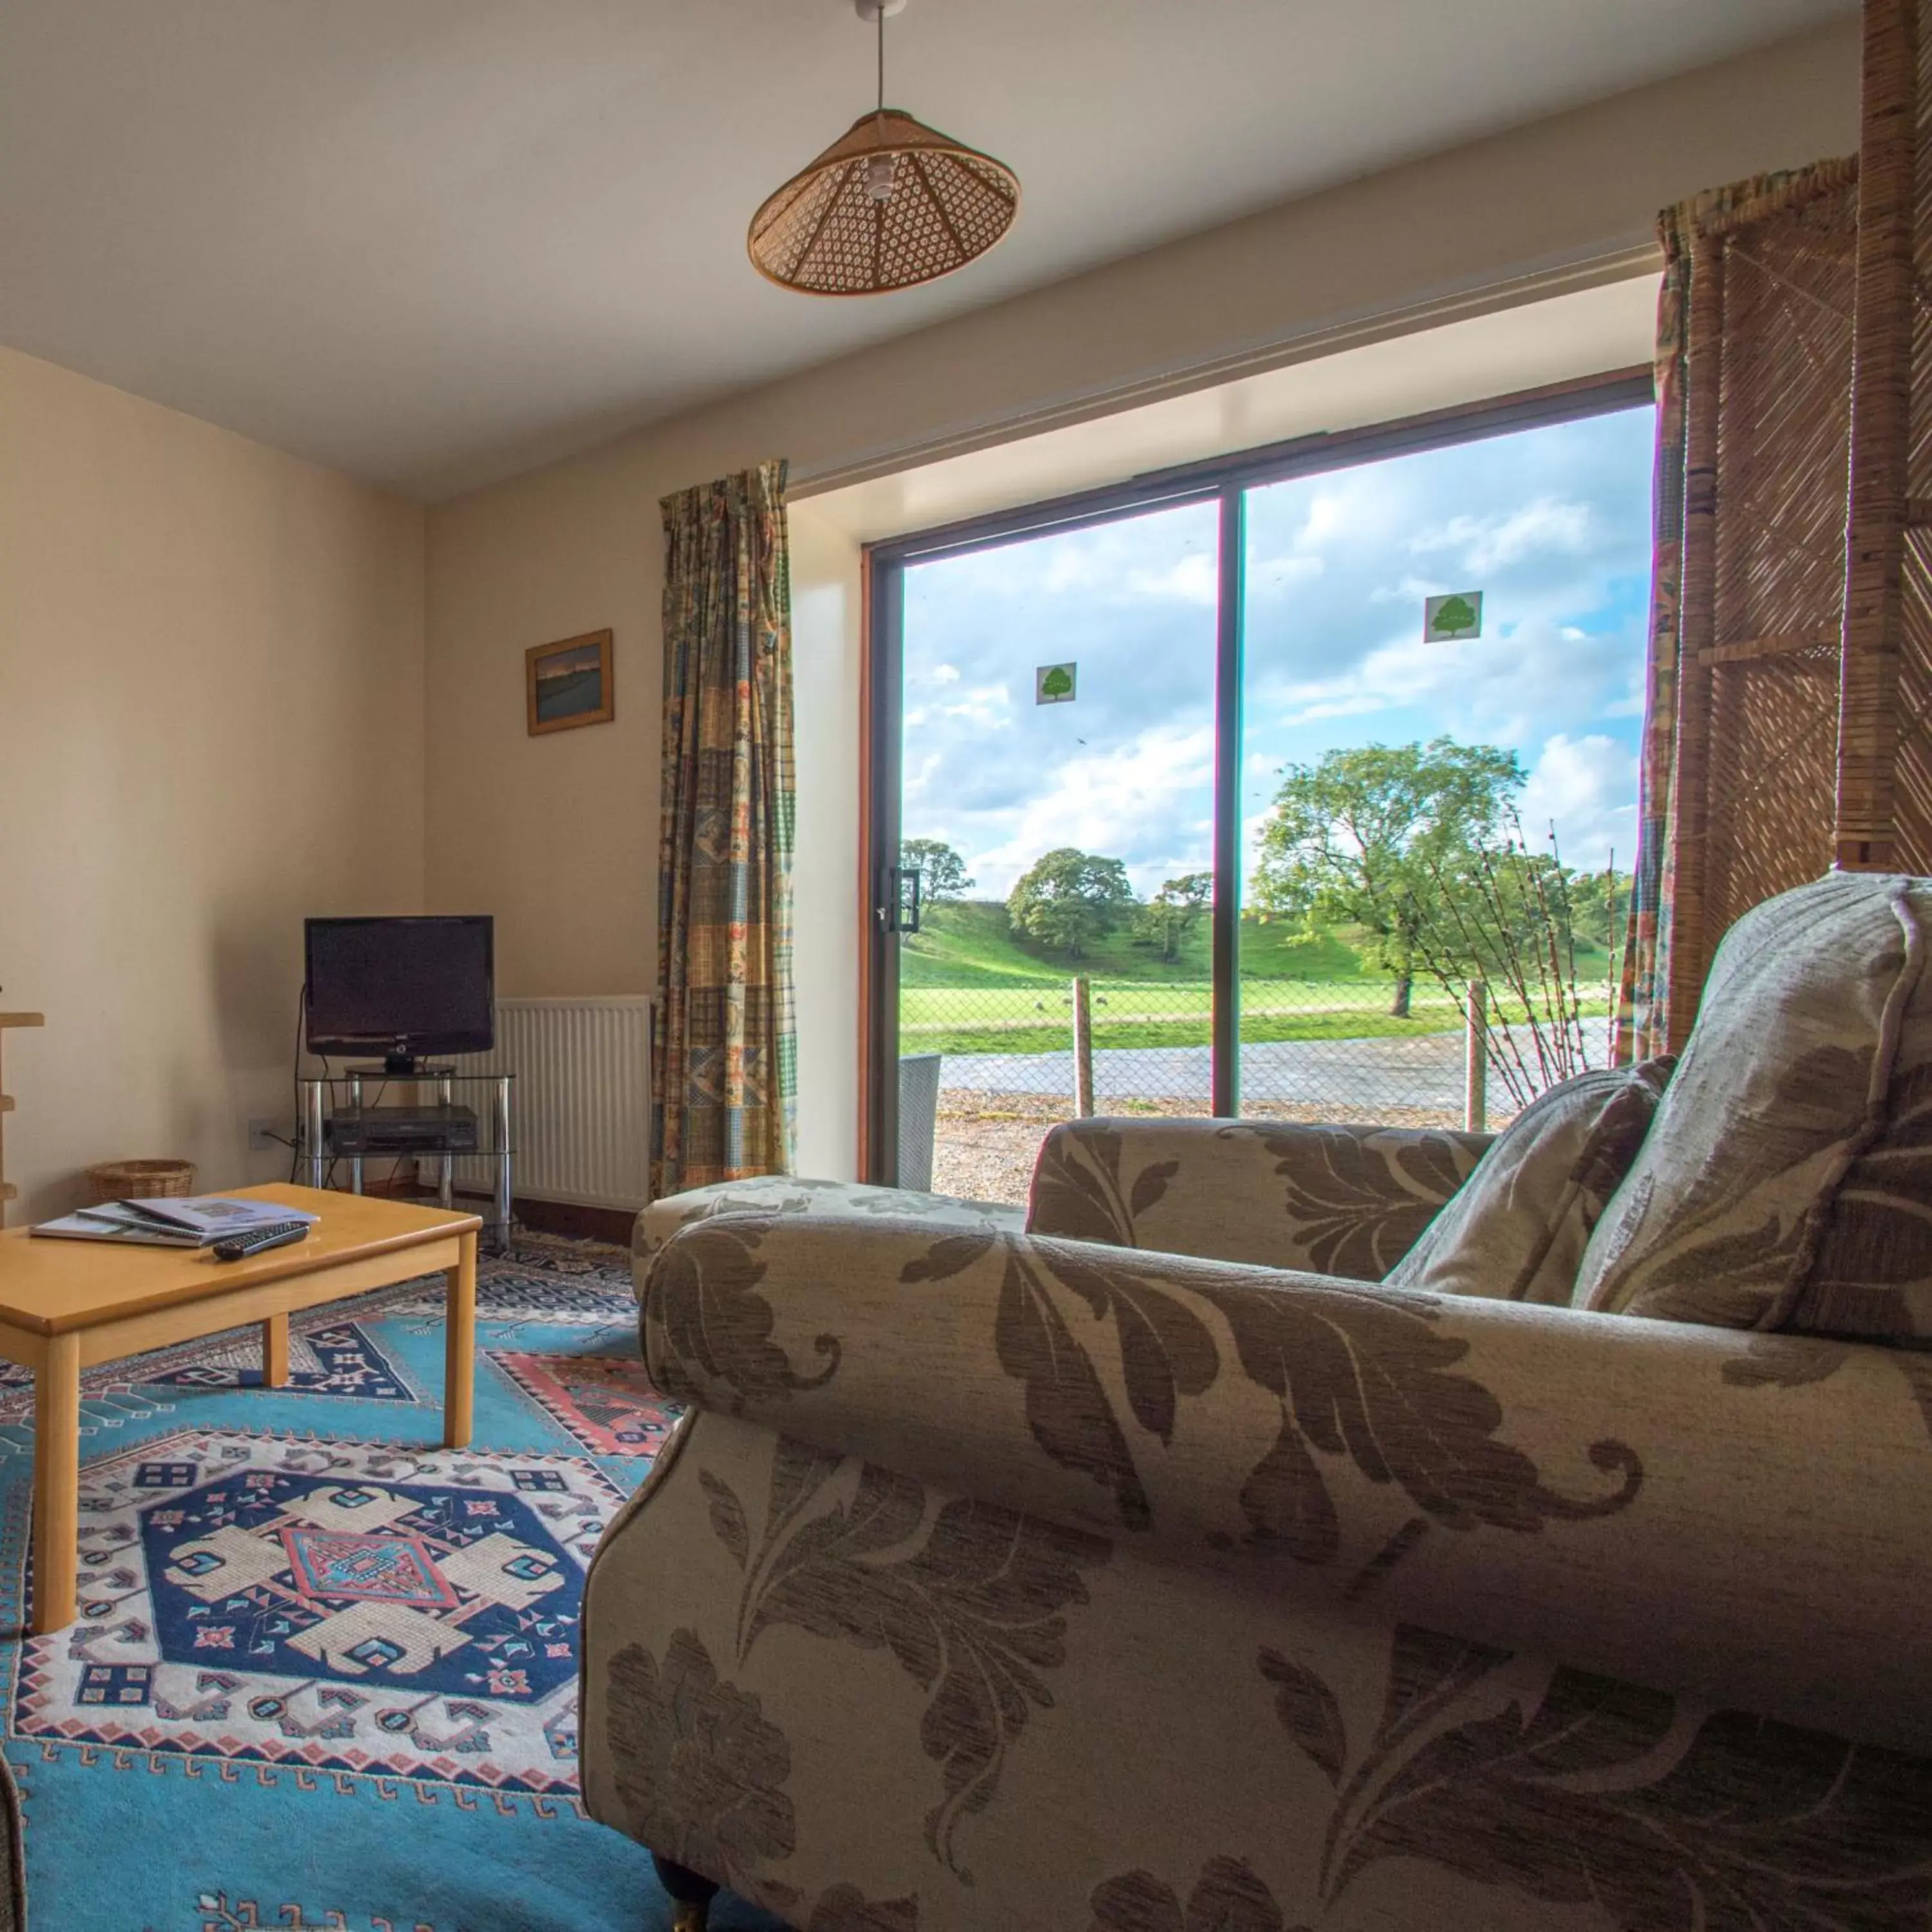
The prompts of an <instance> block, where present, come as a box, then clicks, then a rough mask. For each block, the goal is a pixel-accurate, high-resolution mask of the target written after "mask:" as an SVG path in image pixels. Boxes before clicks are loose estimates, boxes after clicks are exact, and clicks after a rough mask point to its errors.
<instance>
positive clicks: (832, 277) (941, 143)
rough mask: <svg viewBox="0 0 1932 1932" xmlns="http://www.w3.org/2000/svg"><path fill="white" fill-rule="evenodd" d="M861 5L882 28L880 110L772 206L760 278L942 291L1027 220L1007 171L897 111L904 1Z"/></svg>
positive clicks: (763, 220)
mask: <svg viewBox="0 0 1932 1932" xmlns="http://www.w3.org/2000/svg"><path fill="white" fill-rule="evenodd" d="M853 5H855V6H856V8H857V10H858V13H859V18H860V19H861V20H864V21H866V22H868V23H871V24H874V25H876V26H877V29H878V37H879V98H878V105H877V107H874V109H873V110H871V112H870V113H866V114H862V115H860V116H859V118H858V119H857V120H856V121H853V124H852V126H851V127H850V130H849V131H848V132H847V133H845V134H844V136H842V137H841V138H840V139H838V140H836V141H835V142H832V145H831V146H830V147H829V148H826V151H824V153H823V154H820V156H819V157H818V158H817V160H815V161H814V162H813V163H811V166H809V167H808V168H805V169H803V170H802V171H801V172H799V173H797V174H795V175H793V176H792V178H791V179H790V181H787V182H786V183H785V184H784V187H781V188H780V189H779V190H778V192H777V193H775V194H774V195H772V196H771V197H770V198H769V199H768V200H766V202H765V204H764V205H763V207H761V208H760V209H759V210H758V211H757V214H754V215H753V216H752V217H751V233H750V234H749V235H748V236H747V238H746V242H745V245H746V247H747V248H749V250H750V251H751V262H752V265H753V266H754V267H755V268H756V269H757V271H758V272H759V273H760V275H763V276H765V277H766V278H767V279H768V280H769V281H774V282H776V283H777V284H778V285H779V286H780V287H782V288H787V289H796V290H799V291H800V292H801V293H803V294H805V295H814V296H871V295H883V294H884V293H887V292H888V291H889V290H893V289H909V288H913V287H916V286H917V285H918V284H919V283H921V282H930V281H937V280H938V278H939V277H940V276H941V275H950V274H952V272H953V270H954V269H962V268H964V267H965V266H966V264H967V263H968V262H971V261H972V260H974V259H975V258H976V257H979V256H981V255H983V254H985V253H986V251H987V250H988V249H989V248H992V245H993V244H994V243H995V242H997V241H998V240H999V239H1000V237H1001V236H1003V235H1004V234H1005V233H1006V232H1007V229H1009V228H1010V227H1011V226H1013V217H1014V215H1015V214H1017V213H1018V212H1019V205H1020V184H1019V178H1018V177H1017V176H1016V175H1015V174H1014V173H1013V170H1012V169H1010V168H1009V167H1007V166H1006V165H1005V163H1003V162H1001V161H996V160H994V159H993V157H992V155H990V154H981V153H980V152H979V151H977V149H976V148H968V147H965V146H964V145H962V144H961V143H960V142H957V141H956V140H953V139H951V138H950V136H947V135H944V134H942V133H940V132H939V131H938V129H936V128H933V127H927V126H926V125H925V124H924V123H923V122H922V121H915V120H914V119H913V118H912V116H911V115H910V114H907V113H901V111H900V110H899V109H898V108H896V107H887V106H886V15H887V14H888V13H898V12H899V11H900V10H901V8H902V7H904V5H905V0H853Z"/></svg>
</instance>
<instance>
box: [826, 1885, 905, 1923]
mask: <svg viewBox="0 0 1932 1932" xmlns="http://www.w3.org/2000/svg"><path fill="white" fill-rule="evenodd" d="M805 1932H919V1901H918V1900H917V1899H916V1898H882V1899H869V1898H868V1897H866V1896H865V1894H864V1893H863V1892H862V1891H860V1890H859V1888H858V1887H857V1886H856V1885H834V1886H832V1888H831V1889H830V1890H829V1891H825V1892H822V1893H820V1895H819V1900H818V1903H817V1904H816V1905H814V1906H813V1907H812V1909H811V1917H810V1918H808V1919H807V1920H806V1921H805Z"/></svg>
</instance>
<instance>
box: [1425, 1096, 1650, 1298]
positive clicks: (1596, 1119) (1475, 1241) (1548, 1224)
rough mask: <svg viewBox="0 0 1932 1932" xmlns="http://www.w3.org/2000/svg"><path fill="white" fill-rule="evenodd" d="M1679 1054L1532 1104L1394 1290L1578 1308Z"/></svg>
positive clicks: (1431, 1229)
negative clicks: (1598, 1239)
mask: <svg viewBox="0 0 1932 1932" xmlns="http://www.w3.org/2000/svg"><path fill="white" fill-rule="evenodd" d="M1672 1064H1673V1063H1672V1062H1671V1061H1668V1060H1650V1061H1645V1062H1644V1063H1643V1065H1642V1066H1640V1067H1619V1068H1614V1069H1612V1070H1609V1071H1607V1072H1603V1073H1580V1074H1579V1075H1577V1077H1576V1078H1575V1079H1573V1080H1566V1081H1565V1082H1563V1083H1562V1085H1560V1086H1556V1087H1553V1088H1550V1091H1549V1092H1548V1093H1547V1094H1543V1095H1541V1097H1539V1098H1538V1099H1537V1100H1533V1101H1532V1102H1531V1103H1530V1104H1529V1106H1527V1107H1526V1108H1525V1109H1523V1112H1521V1113H1520V1114H1519V1115H1517V1117H1516V1118H1515V1119H1514V1121H1511V1124H1509V1126H1508V1127H1505V1129H1504V1130H1503V1132H1502V1136H1501V1137H1500V1138H1499V1139H1498V1140H1497V1142H1496V1145H1494V1146H1493V1147H1492V1148H1490V1151H1489V1152H1488V1153H1487V1154H1484V1157H1483V1158H1482V1160H1481V1162H1480V1163H1478V1166H1477V1169H1476V1171H1475V1173H1474V1174H1472V1175H1470V1177H1469V1179H1468V1180H1467V1181H1465V1182H1464V1183H1463V1186H1462V1187H1461V1188H1460V1190H1459V1191H1458V1192H1457V1194H1456V1196H1454V1199H1452V1200H1451V1202H1450V1203H1449V1205H1448V1206H1447V1207H1446V1208H1444V1209H1443V1210H1442V1213H1441V1214H1438V1215H1437V1216H1436V1218H1435V1220H1433V1221H1432V1222H1430V1224H1429V1226H1428V1228H1427V1230H1426V1231H1425V1232H1424V1235H1423V1236H1422V1238H1421V1240H1420V1241H1418V1242H1417V1243H1416V1244H1415V1247H1412V1248H1411V1249H1410V1250H1409V1253H1407V1254H1406V1255H1405V1256H1403V1258H1402V1259H1401V1260H1400V1262H1397V1264H1396V1265H1395V1267H1394V1269H1393V1270H1392V1271H1391V1273H1390V1274H1389V1277H1388V1286H1390V1287H1391V1288H1415V1289H1426V1290H1427V1291H1428V1292H1430V1293H1431V1294H1434V1295H1487V1296H1490V1297H1493V1298H1495V1299H1496V1300H1499V1301H1538V1302H1542V1303H1544V1304H1547V1305H1549V1306H1551V1307H1566V1308H1567V1307H1568V1306H1569V1304H1570V1299H1571V1296H1572V1295H1574V1293H1575V1292H1576V1288H1577V1270H1578V1269H1579V1268H1580V1267H1581V1266H1582V1265H1583V1251H1584V1249H1585V1248H1586V1246H1587V1245H1588V1244H1589V1239H1590V1236H1591V1234H1592V1232H1593V1231H1594V1229H1595V1227H1596V1225H1597V1223H1598V1221H1599V1220H1601V1218H1602V1217H1603V1212H1604V1206H1605V1205H1606V1204H1607V1202H1609V1200H1610V1197H1611V1196H1612V1195H1613V1194H1614V1193H1616V1190H1617V1187H1618V1186H1619V1184H1621V1182H1622V1180H1623V1178H1624V1177H1625V1175H1627V1174H1628V1173H1629V1172H1630V1171H1631V1167H1632V1166H1633V1165H1634V1163H1635V1162H1636V1160H1637V1154H1638V1151H1639V1150H1640V1148H1642V1147H1643V1142H1644V1136H1646V1133H1649V1129H1650V1124H1651V1121H1652V1117H1653V1116H1654V1115H1655V1113H1656V1112H1657V1106H1658V1100H1659V1098H1660V1097H1661V1095H1662V1094H1663V1092H1664V1083H1665V1082H1666V1081H1667V1080H1668V1079H1669V1078H1670V1069H1671V1067H1672Z"/></svg>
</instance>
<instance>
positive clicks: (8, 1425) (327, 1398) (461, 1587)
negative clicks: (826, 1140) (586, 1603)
mask: <svg viewBox="0 0 1932 1932" xmlns="http://www.w3.org/2000/svg"><path fill="white" fill-rule="evenodd" d="M442 1358H443V1316H442V1284H441V1280H440V1277H437V1279H435V1280H433V1281H430V1282H425V1283H413V1284H407V1285H405V1286H403V1287H401V1288H398V1289H391V1290H389V1291H387V1292H385V1293H383V1294H381V1295H374V1296H365V1297H362V1298H359V1299H358V1300H356V1301H353V1302H350V1303H347V1304H339V1305H338V1306H336V1307H332V1308H326V1309H318V1310H314V1311H312V1313H311V1314H310V1315H309V1316H308V1317H307V1318H301V1317H298V1318H297V1319H296V1334H295V1335H294V1337H293V1346H292V1349H291V1366H292V1370H293V1373H292V1375H291V1377H290V1385H289V1386H287V1388H281V1389H275V1390H266V1389H264V1388H263V1387H262V1386H261V1372H260V1355H259V1353H258V1352H257V1339H256V1331H252V1330H251V1331H240V1332H238V1333H237V1334H233V1335H230V1336H221V1337H214V1338H212V1339H211V1340H208V1341H206V1342H203V1343H193V1344H190V1345H187V1346H184V1347H181V1348H178V1349H169V1350H164V1351H162V1352H157V1353H156V1354H154V1355H148V1356H144V1357H141V1358H137V1359H136V1360H133V1361H127V1362H118V1363H114V1364H109V1365H107V1366H106V1367H104V1368H102V1369H101V1370H99V1371H98V1372H95V1373H92V1374H90V1375H89V1376H88V1377H87V1379H86V1382H85V1385H84V1387H83V1433H82V1458H83V1462H82V1469H81V1493H80V1509H81V1525H82V1534H81V1544H80V1602H81V1605H82V1613H81V1616H80V1619H79V1621H78V1622H76V1623H75V1624H74V1626H73V1627H72V1628H70V1629H68V1630H66V1631H61V1632H59V1633H58V1634H55V1635H53V1636H51V1637H36V1638H29V1639H28V1640H26V1641H24V1642H23V1641H22V1640H20V1636H19V1631H20V1609H21V1605H22V1603H23V1601H24V1598H25V1593H26V1587H27V1582H28V1579H27V1575H26V1565H27V1546H28V1526H29V1519H28V1501H29V1496H30V1493H31V1469H32V1430H31V1421H32V1391H31V1386H30V1385H29V1383H28V1378H27V1377H26V1375H25V1374H24V1373H23V1372H20V1371H18V1370H10V1369H7V1370H0V1627H4V1629H5V1633H6V1637H5V1643H4V1646H0V1665H4V1668H5V1686H6V1727H7V1729H6V1745H5V1748H6V1751H7V1757H8V1759H9V1760H10V1763H12V1764H13V1767H14V1769H15V1770H16V1772H17V1774H18V1775H19V1778H20V1784H21V1789H22V1793H23V1814H24V1817H25V1820H26V1850H27V1862H28V1886H29V1893H30V1902H31V1912H32V1921H33V1923H34V1925H35V1926H36V1927H40V1926H47V1927H74V1928H77V1932H78V1928H80V1927H87V1928H88V1932H243V1928H254V1927H278V1928H280V1929H281V1932H305V1928H315V1929H316V1932H320V1928H323V1927H328V1928H330V1932H589V1928H601V1927H613V1928H615V1927H624V1928H625V1932H649V1928H655V1927H667V1926H668V1925H669V1924H670V1906H669V1903H668V1901H667V1900H665V1899H664V1895H663V1894H662V1893H661V1891H659V1890H658V1887H657V1885H656V1882H655V1879H654V1877H653V1876H652V1871H651V1867H650V1861H649V1858H648V1857H647V1856H646V1855H645V1853H644V1852H643V1851H642V1850H641V1849H640V1848H639V1847H638V1846H636V1845H634V1844H633V1843H631V1841H629V1840H628V1839H627V1838H623V1837H622V1836H621V1835H619V1834H618V1833H616V1832H611V1831H608V1830H607V1829H604V1827H602V1826H598V1825H596V1824H594V1823H591V1822H590V1820H588V1819H587V1818H586V1817H584V1815H583V1812H582V1811H581V1808H580V1806H579V1805H578V1802H577V1632H578V1625H579V1620H580V1605H581V1598H582V1594H583V1570H584V1565H585V1564H586V1562H588V1560H589V1556H590V1553H591V1552H592V1550H593V1549H594V1548H595V1545H596V1541H597V1538H598V1535H599V1533H600V1532H601V1530H602V1529H603V1527H604V1524H605V1523H607V1522H608V1521H609V1520H610V1517H611V1515H612V1514H613V1512H614V1511H616V1508H618V1506H619V1504H621V1503H622V1501H623V1499H624V1498H625V1496H628V1494H629V1493H630V1492H631V1490H633V1489H634V1487H636V1486H637V1483H638V1482H639V1481H640V1480H641V1478H642V1477H643V1473H644V1472H645V1470H646V1469H647V1468H648V1467H649V1460H650V1458H651V1457H652V1455H654V1454H655V1453H656V1451H657V1448H658V1445H660V1444H661V1442H662V1441H663V1440H664V1436H665V1434H666V1433H667V1430H669V1428H670V1424H671V1423H672V1422H673V1421H674V1420H675V1412H673V1411H671V1410H670V1409H667V1408H666V1407H665V1406H664V1405H663V1404H662V1403H660V1402H659V1400H658V1399H657V1397H655V1395H654V1394H653V1393H652V1391H650V1389H649V1387H648V1386H647V1385H646V1382H645V1381H644V1378H643V1366H642V1364H641V1363H640V1361H638V1359H637V1315H636V1304H635V1303H634V1300H633V1298H632V1296H631V1285H630V1272H629V1262H628V1256H625V1255H623V1254H622V1253H619V1251H617V1250H614V1249H610V1248H603V1247H595V1246H593V1245H592V1244H586V1243H580V1242H571V1241H560V1240H557V1239H555V1238H547V1237H542V1236H529V1237H526V1238H523V1240H521V1241H520V1242H519V1243H518V1244H517V1248H516V1250H515V1252H514V1253H513V1254H512V1255H511V1256H509V1257H508V1258H506V1259H499V1260H490V1261H486V1262H484V1265H483V1268H482V1270H481V1277H480V1279H479V1283H478V1360H477V1370H476V1381H477V1403H476V1430H475V1442H474V1443H473V1444H472V1446H471V1447H470V1448H467V1449H464V1450H460V1451H451V1450H446V1449H443V1448H441V1447H440V1446H439V1438H440V1434H441V1430H442V1412H441V1409H440V1393H441V1385H442ZM712 1922H713V1924H714V1925H715V1926H716V1927H718V1932H733V1928H737V1927H743V1928H753V1927H756V1928H760V1932H769V1928H771V1927H772V1926H773V1923H774V1921H770V1920H769V1919H766V1918H764V1917H763V1916H762V1915H759V1914H757V1913H754V1912H751V1911H750V1910H749V1909H748V1908H745V1907H743V1906H739V1905H736V1903H735V1902H733V1901H730V1900H720V1901H719V1903H718V1909H717V1910H716V1911H715V1912H714V1915H713V1920H712Z"/></svg>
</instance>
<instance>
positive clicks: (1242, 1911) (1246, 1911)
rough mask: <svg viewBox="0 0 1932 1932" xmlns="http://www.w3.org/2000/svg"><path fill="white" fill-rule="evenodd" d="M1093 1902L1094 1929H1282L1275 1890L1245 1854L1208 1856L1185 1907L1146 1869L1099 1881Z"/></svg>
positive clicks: (1201, 1931) (1265, 1931)
mask: <svg viewBox="0 0 1932 1932" xmlns="http://www.w3.org/2000/svg"><path fill="white" fill-rule="evenodd" d="M1089 1903H1090V1905H1091V1908H1092V1910H1093V1913H1094V1921H1093V1924H1092V1927H1091V1932H1283V1919H1282V1915H1281V1908H1280V1906H1278V1905H1277V1904H1276V1903H1275V1900H1274V1893H1272V1892H1271V1891H1269V1889H1268V1887H1267V1885H1265V1884H1264V1883H1263V1882H1262V1880H1261V1879H1260V1878H1259V1876H1257V1875H1256V1872H1255V1870H1254V1867H1253V1866H1251V1865H1250V1864H1249V1863H1248V1861H1247V1860H1246V1859H1245V1858H1210V1859H1209V1860H1208V1862H1207V1864H1205V1865H1203V1866H1202V1868H1201V1876H1200V1877H1199V1879H1196V1882H1195V1885H1194V1888H1193V1891H1191V1892H1190V1893H1189V1894H1188V1898H1187V1906H1186V1907H1185V1909H1184V1908H1183V1907H1182V1905H1181V1900H1180V1899H1179V1898H1178V1897H1177V1896H1176V1894H1175V1891H1174V1889H1173V1888H1172V1886H1171V1885H1167V1884H1166V1883H1165V1882H1163V1880H1161V1879H1158V1878H1157V1877H1156V1876H1154V1873H1151V1872H1150V1871H1145V1870H1141V1871H1131V1872H1124V1873H1121V1876H1119V1877H1118V1878H1110V1879H1107V1880H1106V1882H1105V1883H1103V1884H1101V1885H1097V1886H1095V1888H1094V1895H1093V1897H1092V1898H1091V1900H1090V1901H1089Z"/></svg>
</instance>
